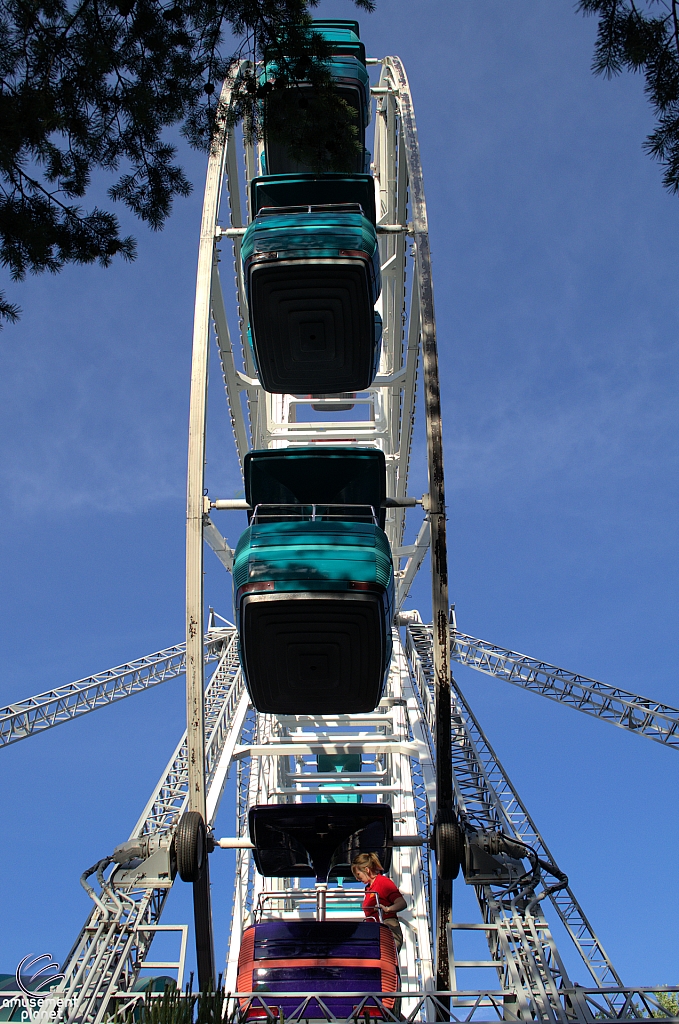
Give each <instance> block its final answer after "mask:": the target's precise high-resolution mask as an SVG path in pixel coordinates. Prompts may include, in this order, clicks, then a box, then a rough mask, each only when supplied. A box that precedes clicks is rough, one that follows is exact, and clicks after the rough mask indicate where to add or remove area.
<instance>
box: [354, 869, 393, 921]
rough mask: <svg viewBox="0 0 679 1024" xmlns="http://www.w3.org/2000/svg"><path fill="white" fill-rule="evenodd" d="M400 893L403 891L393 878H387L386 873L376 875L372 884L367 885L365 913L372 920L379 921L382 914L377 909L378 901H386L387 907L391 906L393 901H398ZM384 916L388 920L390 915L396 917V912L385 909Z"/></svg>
mask: <svg viewBox="0 0 679 1024" xmlns="http://www.w3.org/2000/svg"><path fill="white" fill-rule="evenodd" d="M400 895H401V893H400V892H399V890H398V888H397V887H396V886H395V885H394V883H393V882H392V880H391V878H387V876H386V875H376V876H375V878H373V880H372V882H371V883H370V885H366V887H365V897H364V899H363V913H364V914H365V916H366V917H367V918H369V919H370V920H373V921H379V919H380V915H379V912H378V910H377V905H378V901H379V902H380V903H384V904H385V905H386V906H387V907H390V906H391V905H392V903H395V902H396V900H397V899H398V898H399V896H400ZM382 917H383V918H384V919H385V920H386V919H387V918H388V917H396V913H395V912H392V913H389V911H388V910H383V911H382Z"/></svg>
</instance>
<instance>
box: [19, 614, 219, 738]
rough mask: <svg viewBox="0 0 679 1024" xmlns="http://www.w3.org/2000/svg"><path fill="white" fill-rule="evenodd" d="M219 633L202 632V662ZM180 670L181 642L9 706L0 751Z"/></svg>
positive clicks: (215, 651)
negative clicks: (203, 640)
mask: <svg viewBox="0 0 679 1024" xmlns="http://www.w3.org/2000/svg"><path fill="white" fill-rule="evenodd" d="M224 635H225V634H224V631H223V630H221V629H211V630H208V632H207V633H206V634H205V646H204V657H205V664H208V663H209V662H212V661H217V660H218V658H219V657H220V655H221V652H222V645H223V643H224ZM185 670H186V644H183V643H182V644H177V645H176V646H175V647H167V648H166V649H165V650H164V651H158V652H157V653H155V654H149V655H147V656H146V657H145V658H137V659H136V661H129V662H127V663H126V664H125V665H118V666H117V667H116V668H110V669H108V670H107V671H106V672H99V673H98V674H97V675H93V676H88V677H87V678H86V679H78V680H77V681H76V682H74V683H66V684H65V685H64V686H57V687H56V688H55V689H54V690H46V691H45V693H39V694H37V695H36V696H35V697H29V698H28V699H27V700H21V701H17V702H16V704H9V705H8V706H7V707H5V708H0V747H7V746H9V744H10V743H16V742H17V741H18V740H23V739H26V737H27V736H33V735H35V734H36V733H38V732H44V731H45V729H51V728H52V727H53V726H55V725H61V723H62V722H70V721H71V719H73V718H80V716H81V715H86V714H87V713H88V712H89V711H95V710H96V709H97V708H101V707H104V706H106V705H107V704H113V703H114V701H117V700H122V699H123V697H131V696H132V694H134V693H139V692H140V691H141V690H147V689H148V688H149V687H150V686H157V685H158V683H164V682H165V680H166V679H174V678H175V677H176V676H179V675H182V674H183V673H184V672H185Z"/></svg>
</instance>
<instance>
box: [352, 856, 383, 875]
mask: <svg viewBox="0 0 679 1024" xmlns="http://www.w3.org/2000/svg"><path fill="white" fill-rule="evenodd" d="M358 871H366V872H370V873H371V874H373V875H379V874H380V873H381V872H382V871H384V868H383V867H382V865H381V864H380V858H379V857H378V856H377V854H376V853H359V854H358V856H357V857H354V859H353V860H352V862H351V872H352V874H353V876H354V878H358V875H357V872H358Z"/></svg>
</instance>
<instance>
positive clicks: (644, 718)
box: [450, 630, 679, 749]
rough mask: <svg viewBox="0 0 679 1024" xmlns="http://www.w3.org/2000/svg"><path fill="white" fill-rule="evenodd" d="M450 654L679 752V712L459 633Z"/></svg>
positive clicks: (654, 701) (461, 660)
mask: <svg viewBox="0 0 679 1024" xmlns="http://www.w3.org/2000/svg"><path fill="white" fill-rule="evenodd" d="M450 653H451V658H452V659H453V660H454V661H459V663H460V664H461V665H468V666H469V668H475V669H477V671H479V672H484V673H485V674H486V675H489V676H495V677H496V678H498V679H504V680H505V682H508V683H513V684H514V686H521V687H522V688H523V689H524V690H530V691H531V693H539V694H540V695H541V696H542V697H549V699H550V700H555V701H558V702H559V704H566V705H567V706H568V707H572V708H576V709H577V710H578V711H584V713H585V714H586V715H593V716H594V717H595V718H601V719H603V720H604V721H605V722H612V723H613V724H614V725H617V726H619V727H620V728H621V729H629V730H630V731H631V732H635V733H637V734H638V735H640V736H647V737H648V738H649V739H651V740H655V741H656V743H664V744H665V746H668V747H674V748H675V749H679V710H678V709H677V708H673V707H670V706H669V705H668V704H662V703H661V702H660V701H657V700H651V699H650V697H639V696H638V695H637V694H636V693H629V692H628V691H627V690H621V689H620V687H618V686H609V685H608V684H607V683H599V682H597V680H596V679H589V678H588V677H587V676H581V675H580V674H579V673H576V672H569V671H568V670H567V669H565V668H557V667H556V665H549V664H548V663H547V662H546V661H538V660H537V659H536V658H529V657H528V655H526V654H517V653H516V651H509V650H507V649H506V648H504V647H497V646H496V645H495V644H489V643H488V641H487V640H477V639H476V638H475V637H473V636H467V635H466V634H465V633H458V632H457V630H454V631H453V632H452V639H451V651H450Z"/></svg>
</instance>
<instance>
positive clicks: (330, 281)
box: [241, 203, 382, 394]
mask: <svg viewBox="0 0 679 1024" xmlns="http://www.w3.org/2000/svg"><path fill="white" fill-rule="evenodd" d="M241 258H242V260H243V270H244V274H245V281H246V289H247V295H248V303H249V309H250V329H251V335H250V337H251V344H252V346H253V354H254V358H255V363H256V365H257V370H258V373H259V378H260V380H261V382H262V385H263V387H264V388H265V389H266V390H267V391H271V392H274V393H277V394H300V393H302V394H337V393H340V392H342V393H350V392H357V391H362V390H364V389H365V388H367V387H369V386H370V384H371V383H372V381H373V380H374V378H375V374H376V373H377V366H378V362H379V353H380V341H381V337H382V321H381V318H380V316H379V314H378V313H377V312H376V311H375V308H374V306H375V302H376V301H377V298H378V297H379V294H380V290H381V276H380V263H379V249H378V245H377V234H376V231H375V226H374V224H373V223H372V222H371V221H370V220H369V219H368V217H366V216H365V214H364V212H363V209H362V208H361V206H360V205H359V204H358V203H344V204H331V205H319V206H314V205H310V206H306V205H305V206H288V207H264V208H262V209H260V210H259V212H258V213H257V216H256V217H255V219H254V221H253V222H252V223H251V224H250V225H249V227H248V229H247V231H246V232H245V235H244V237H243V244H242V248H241Z"/></svg>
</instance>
